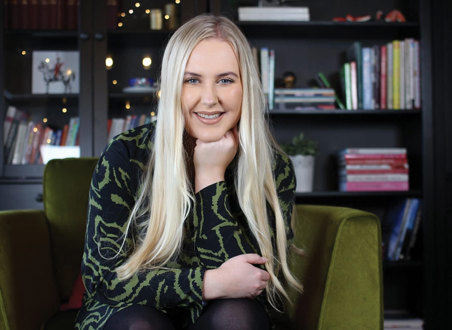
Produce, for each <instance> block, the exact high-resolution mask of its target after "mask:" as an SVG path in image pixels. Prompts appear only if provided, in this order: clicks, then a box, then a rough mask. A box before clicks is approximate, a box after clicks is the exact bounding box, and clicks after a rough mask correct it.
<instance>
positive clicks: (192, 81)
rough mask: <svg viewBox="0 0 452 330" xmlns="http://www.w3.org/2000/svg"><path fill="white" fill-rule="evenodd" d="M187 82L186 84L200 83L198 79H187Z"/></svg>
mask: <svg viewBox="0 0 452 330" xmlns="http://www.w3.org/2000/svg"><path fill="white" fill-rule="evenodd" d="M185 82H186V83H187V84H196V83H197V82H198V79H195V78H188V79H185Z"/></svg>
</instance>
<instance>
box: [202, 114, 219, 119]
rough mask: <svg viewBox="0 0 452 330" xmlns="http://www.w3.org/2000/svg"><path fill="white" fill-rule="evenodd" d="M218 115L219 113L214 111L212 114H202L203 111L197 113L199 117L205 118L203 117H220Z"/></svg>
mask: <svg viewBox="0 0 452 330" xmlns="http://www.w3.org/2000/svg"><path fill="white" fill-rule="evenodd" d="M220 115H221V113H216V114H214V115H206V114H203V113H198V116H199V117H202V118H205V119H215V118H218V117H220Z"/></svg>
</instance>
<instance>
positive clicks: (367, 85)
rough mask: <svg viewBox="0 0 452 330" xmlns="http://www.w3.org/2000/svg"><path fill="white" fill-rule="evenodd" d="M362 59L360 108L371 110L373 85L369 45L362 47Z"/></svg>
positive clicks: (372, 106)
mask: <svg viewBox="0 0 452 330" xmlns="http://www.w3.org/2000/svg"><path fill="white" fill-rule="evenodd" d="M362 59H363V69H362V70H363V71H362V72H363V76H362V81H363V82H362V84H363V102H362V103H363V105H362V109H364V110H372V109H373V108H374V105H373V102H372V99H373V87H372V71H373V68H372V49H371V48H370V47H363V48H362Z"/></svg>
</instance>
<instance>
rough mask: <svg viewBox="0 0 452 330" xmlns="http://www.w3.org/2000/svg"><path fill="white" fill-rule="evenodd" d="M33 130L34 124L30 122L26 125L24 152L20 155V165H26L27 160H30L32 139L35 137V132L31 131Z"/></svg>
mask: <svg viewBox="0 0 452 330" xmlns="http://www.w3.org/2000/svg"><path fill="white" fill-rule="evenodd" d="M34 128H35V123H33V122H32V121H30V122H29V123H28V129H27V137H26V141H25V145H24V149H25V150H24V152H23V153H22V160H21V164H27V163H28V159H29V158H30V155H31V152H32V151H33V150H32V149H33V138H34V136H35V132H33V129H34Z"/></svg>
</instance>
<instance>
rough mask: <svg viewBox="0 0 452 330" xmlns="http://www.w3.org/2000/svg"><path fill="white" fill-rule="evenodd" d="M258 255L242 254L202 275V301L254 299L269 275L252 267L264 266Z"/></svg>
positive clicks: (264, 286) (263, 287) (265, 283)
mask: <svg viewBox="0 0 452 330" xmlns="http://www.w3.org/2000/svg"><path fill="white" fill-rule="evenodd" d="M265 262H266V259H265V258H263V257H261V256H259V255H258V254H242V255H238V256H236V257H233V258H231V259H229V260H227V261H225V262H224V263H223V264H222V265H221V266H220V267H219V268H217V269H211V270H207V271H206V272H205V274H204V288H203V299H204V300H211V299H219V298H255V297H257V296H258V295H260V294H261V293H262V291H263V290H264V289H265V288H266V286H267V282H268V280H269V279H270V275H269V274H268V273H267V272H266V271H265V270H262V269H260V268H258V267H255V266H254V265H261V264H265Z"/></svg>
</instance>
